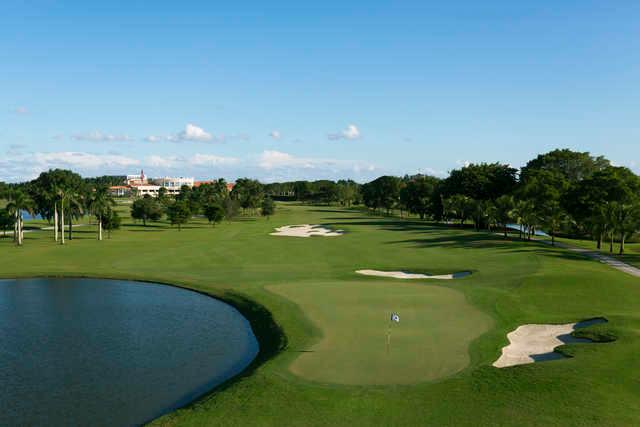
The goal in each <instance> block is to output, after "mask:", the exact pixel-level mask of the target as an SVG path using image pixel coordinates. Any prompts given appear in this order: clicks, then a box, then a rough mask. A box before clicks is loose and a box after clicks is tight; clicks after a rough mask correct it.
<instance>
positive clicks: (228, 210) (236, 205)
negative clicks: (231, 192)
mask: <svg viewBox="0 0 640 427" xmlns="http://www.w3.org/2000/svg"><path fill="white" fill-rule="evenodd" d="M222 207H223V208H224V217H225V218H226V219H227V220H232V219H234V218H235V217H237V216H238V212H239V211H240V202H238V201H237V200H235V199H232V198H231V197H227V198H225V199H224V201H223V202H222Z"/></svg>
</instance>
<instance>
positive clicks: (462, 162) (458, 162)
mask: <svg viewBox="0 0 640 427" xmlns="http://www.w3.org/2000/svg"><path fill="white" fill-rule="evenodd" d="M456 165H458V166H462V167H465V168H466V167H469V165H471V162H470V161H469V160H456Z"/></svg>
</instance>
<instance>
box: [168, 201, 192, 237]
mask: <svg viewBox="0 0 640 427" xmlns="http://www.w3.org/2000/svg"><path fill="white" fill-rule="evenodd" d="M167 218H168V219H169V222H171V225H172V226H173V225H177V226H178V231H181V230H182V226H183V225H184V224H186V223H188V222H189V219H190V218H191V210H189V203H188V202H187V201H186V200H176V201H175V202H174V203H172V204H171V205H170V206H169V207H168V208H167Z"/></svg>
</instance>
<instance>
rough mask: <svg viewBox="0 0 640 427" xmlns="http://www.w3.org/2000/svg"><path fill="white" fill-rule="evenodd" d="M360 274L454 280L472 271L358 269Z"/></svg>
mask: <svg viewBox="0 0 640 427" xmlns="http://www.w3.org/2000/svg"><path fill="white" fill-rule="evenodd" d="M356 273H358V274H364V275H365V276H378V277H392V278H394V279H435V280H452V279H460V278H462V277H466V276H469V275H470V274H471V272H470V271H460V272H458V273H452V274H440V275H429V274H420V273H405V272H404V271H380V270H356Z"/></svg>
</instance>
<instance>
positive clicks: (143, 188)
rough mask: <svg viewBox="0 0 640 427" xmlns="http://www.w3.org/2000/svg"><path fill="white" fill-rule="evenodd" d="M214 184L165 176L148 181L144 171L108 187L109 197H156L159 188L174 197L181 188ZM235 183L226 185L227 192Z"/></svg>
mask: <svg viewBox="0 0 640 427" xmlns="http://www.w3.org/2000/svg"><path fill="white" fill-rule="evenodd" d="M214 182H216V181H215V180H208V181H194V179H193V178H185V177H182V176H181V177H170V176H165V177H163V178H154V179H148V178H147V176H145V174H144V171H142V170H141V171H140V174H136V175H127V178H126V179H125V181H124V182H123V185H115V186H113V187H109V191H110V192H111V195H113V196H115V197H126V196H131V195H134V196H137V197H143V196H146V195H149V196H151V197H158V193H159V192H160V189H161V188H164V189H166V194H167V195H170V196H175V195H176V194H178V193H180V190H181V189H182V187H183V186H185V185H186V186H187V187H189V188H193V187H199V186H201V185H204V184H212V183H214ZM234 186H235V183H233V182H229V183H227V191H229V192H231V190H233V187H234Z"/></svg>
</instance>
